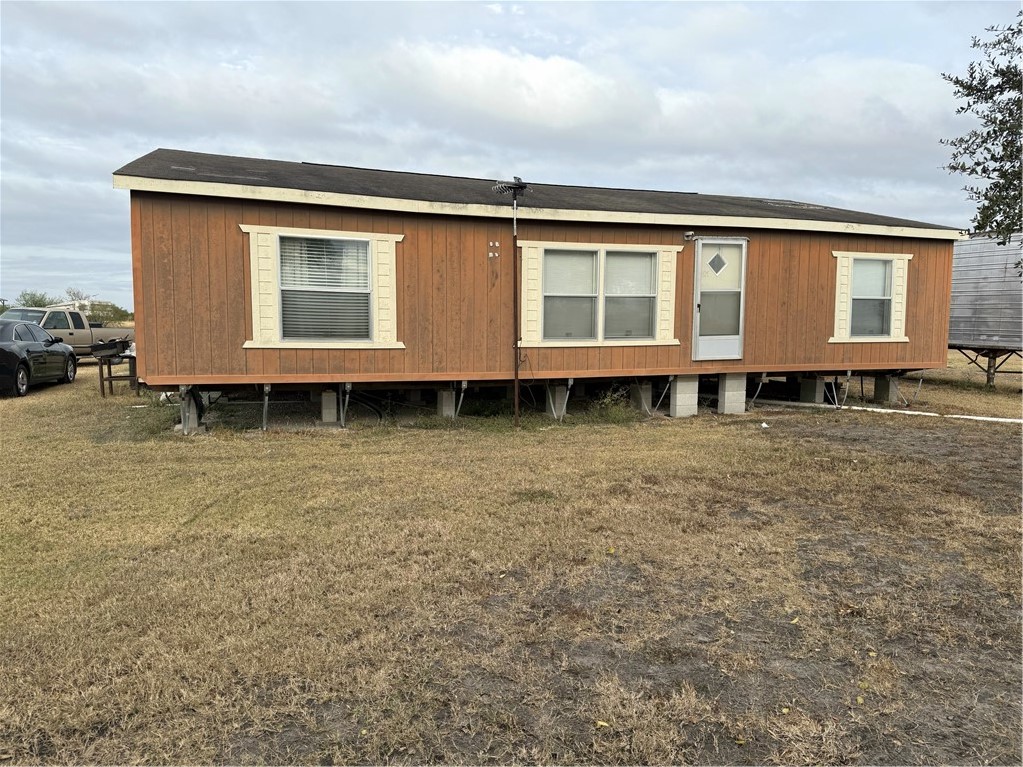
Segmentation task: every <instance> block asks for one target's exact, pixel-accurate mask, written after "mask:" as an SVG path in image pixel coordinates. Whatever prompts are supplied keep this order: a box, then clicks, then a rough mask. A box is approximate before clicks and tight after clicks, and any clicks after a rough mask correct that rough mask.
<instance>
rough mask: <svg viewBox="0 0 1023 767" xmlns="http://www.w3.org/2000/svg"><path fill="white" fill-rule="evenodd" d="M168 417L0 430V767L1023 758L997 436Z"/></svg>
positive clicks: (859, 427)
mask: <svg viewBox="0 0 1023 767" xmlns="http://www.w3.org/2000/svg"><path fill="white" fill-rule="evenodd" d="M1002 380H1003V381H1005V380H1008V377H1005V378H1003V379H1002ZM1015 380H1016V384H1014V385H1015V386H1017V387H1018V376H1017V378H1016V379H1015ZM982 382H983V379H981V385H982ZM928 386H929V384H927V383H925V384H924V388H925V389H927V388H928ZM1011 386H1012V385H1010V387H1009V388H1010V389H1011ZM950 388H954V389H956V392H955V394H956V396H957V397H958V396H959V394H960V392H959V389H958V388H956V387H954V386H953V387H950ZM966 391H972V390H967V389H965V388H964V389H963V392H966ZM995 394H997V393H995ZM992 396H994V395H992ZM963 398H964V399H963V401H964V402H968V401H969V398H968V397H966V395H965V394H963ZM1015 399H1016V407H1017V413H1018V405H1019V399H1018V394H1016V395H1015ZM990 401H992V402H994V401H996V400H994V399H992V400H990ZM997 401H999V402H1000V400H997ZM960 407H961V406H960ZM992 414H998V413H992ZM175 415H176V410H175V409H174V408H167V407H162V406H160V405H158V404H157V403H156V402H155V401H154V400H153V399H151V398H150V397H148V396H143V397H141V398H135V397H133V396H130V395H128V394H125V393H119V394H118V395H117V396H114V397H108V398H106V399H101V398H100V397H99V394H98V392H97V390H96V380H95V368H90V367H85V368H83V376H82V377H81V378H80V380H79V381H77V382H76V383H75V384H73V385H72V386H48V387H39V388H38V389H34V390H32V391H31V392H30V395H29V396H28V397H26V398H23V399H19V400H11V399H4V400H0V429H2V431H0V434H2V448H3V455H4V462H3V468H2V469H0V486H2V487H3V501H2V507H0V530H2V533H3V534H2V536H0V604H2V605H3V609H2V611H0V669H2V670H3V673H2V674H0V762H12V763H65V764H67V763H78V764H81V763H88V764H114V763H118V764H120V763H191V764H196V763H225V762H226V763H239V764H250V763H315V764H338V763H364V764H365V763H400V764H414V763H424V762H451V763H472V764H480V763H490V762H498V763H510V762H514V763H564V764H569V763H616V764H625V763H628V764H639V763H702V764H761V763H779V764H782V763H783V764H821V763H828V764H839V763H842V764H920V763H932V764H938V763H942V764H1019V763H1020V760H1021V758H1023V753H1021V742H1020V731H1021V712H1020V695H1021V673H1023V671H1021V651H1023V648H1021V629H1020V600H1021V595H1020V583H1021V562H1020V554H1021V551H1020V543H1021V530H1020V522H1021V519H1020V501H1021V498H1020V489H1021V484H1020V483H1021V474H1020V471H1021V467H1020V436H1021V435H1020V427H1018V426H1015V425H1005V424H993V423H976V422H965V421H951V420H947V419H935V418H908V417H904V416H887V417H885V416H880V415H877V414H867V413H856V412H849V411H846V412H841V413H836V412H833V411H829V412H817V411H785V412H783V411H758V412H756V413H753V414H749V415H746V416H733V417H717V416H714V415H710V414H708V415H703V416H700V417H698V418H695V419H687V420H682V421H670V420H668V419H663V418H655V419H651V420H646V421H641V422H637V423H626V424H615V425H608V424H601V423H599V421H597V420H595V419H593V420H591V421H590V422H588V423H585V424H582V425H573V422H572V421H573V419H571V418H570V419H569V422H568V423H566V424H565V425H556V424H554V423H553V422H550V421H547V420H546V419H543V418H542V417H539V416H538V417H527V418H526V419H525V427H524V428H523V429H522V430H521V431H519V432H514V431H512V430H511V428H510V426H508V425H507V423H506V421H504V420H502V421H495V420H494V419H490V420H486V419H460V421H459V422H457V423H455V424H447V423H440V422H437V421H434V420H432V419H421V420H420V421H418V422H416V423H415V424H413V425H412V426H397V425H388V426H385V427H375V428H370V427H364V428H355V429H350V430H348V431H336V430H314V429H308V430H301V431H271V432H268V433H266V434H263V433H260V432H251V431H245V430H230V429H219V430H217V431H215V432H214V433H213V434H212V435H207V436H200V437H195V438H187V439H185V438H181V437H180V436H175V435H174V434H173V433H172V431H171V425H172V423H173V420H174V416H175ZM763 422H766V423H767V424H768V427H769V428H766V429H765V428H763V427H762V426H761V424H762V423H763ZM426 427H431V428H426Z"/></svg>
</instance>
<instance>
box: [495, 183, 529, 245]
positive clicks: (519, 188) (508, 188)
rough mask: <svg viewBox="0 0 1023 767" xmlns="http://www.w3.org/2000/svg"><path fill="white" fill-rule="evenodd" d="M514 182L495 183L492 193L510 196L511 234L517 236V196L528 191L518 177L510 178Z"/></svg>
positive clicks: (527, 186)
mask: <svg viewBox="0 0 1023 767" xmlns="http://www.w3.org/2000/svg"><path fill="white" fill-rule="evenodd" d="M512 178H514V179H515V180H514V181H497V182H495V183H494V191H495V192H497V193H498V194H509V193H511V196H512V234H513V235H516V236H517V235H518V233H519V225H518V215H519V195H520V194H522V193H523V192H526V191H527V190H528V189H529V185H528V184H526V182H525V181H523V180H522V179H521V178H519V177H518V176H512Z"/></svg>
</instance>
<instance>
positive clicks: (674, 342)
mask: <svg viewBox="0 0 1023 767" xmlns="http://www.w3.org/2000/svg"><path fill="white" fill-rule="evenodd" d="M519 346H520V347H521V348H523V349H589V348H600V347H612V346H681V342H680V341H679V340H678V339H677V338H672V339H670V340H668V341H659V340H657V339H654V338H637V339H628V338H616V339H614V340H611V341H594V340H593V339H586V340H585V341H570V340H566V339H559V340H557V341H523V342H521V343H520V344H519Z"/></svg>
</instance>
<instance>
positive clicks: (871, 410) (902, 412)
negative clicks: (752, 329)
mask: <svg viewBox="0 0 1023 767" xmlns="http://www.w3.org/2000/svg"><path fill="white" fill-rule="evenodd" d="M760 404H761V405H775V406H778V407H813V408H818V409H823V410H836V409H841V410H865V411H867V412H869V413H898V414H899V415H923V416H929V417H931V418H958V419H960V420H963V421H989V422H991V423H1018V424H1023V418H996V417H995V416H987V415H943V414H942V413H929V412H926V411H923V410H891V409H889V408H883V407H859V406H857V405H842V407H841V408H836V407H835V406H834V405H824V404H821V403H818V402H782V401H781V400H760Z"/></svg>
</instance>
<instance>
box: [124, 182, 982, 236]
mask: <svg viewBox="0 0 1023 767" xmlns="http://www.w3.org/2000/svg"><path fill="white" fill-rule="evenodd" d="M114 189H128V190H132V191H137V192H163V193H167V194H191V195H200V196H206V197H233V198H237V199H244V200H259V201H261V202H292V203H304V204H306V205H330V206H334V207H340V208H363V209H367V210H385V211H392V212H405V213H427V214H433V215H447V216H477V217H485V218H508V219H510V218H511V217H512V209H511V206H510V205H480V204H468V203H453V202H429V201H426V200H406V199H399V198H391V197H374V196H370V195H357V194H342V193H339V192H313V191H308V190H304V189H287V188H281V187H272V186H249V185H246V184H223V183H215V182H208V181H176V180H169V179H154V178H144V177H141V176H121V175H117V174H115V175H114ZM518 218H519V221H523V222H528V221H579V222H586V223H607V224H647V225H660V226H681V227H698V226H706V227H711V226H713V227H732V228H744V229H792V230H796V231H804V232H838V233H842V234H872V235H881V236H886V237H918V238H921V239H932V240H961V239H964V238H965V235H964V234H963V233H962V232H959V231H956V230H950V229H927V228H918V227H908V226H879V225H877V224H851V223H847V222H840V221H808V220H804V219H794V218H754V217H745V216H698V215H685V214H669V213H635V212H629V211H613V210H607V211H605V210H562V209H559V208H530V207H528V206H526V207H522V206H520V207H519V209H518Z"/></svg>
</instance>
